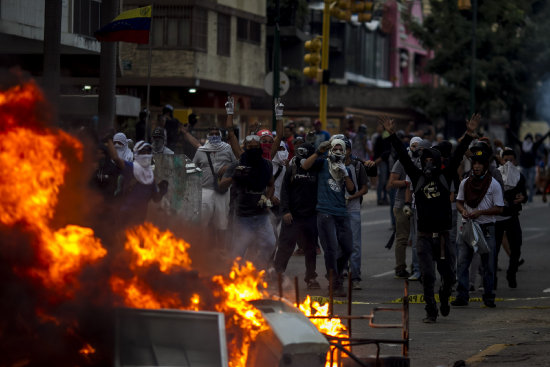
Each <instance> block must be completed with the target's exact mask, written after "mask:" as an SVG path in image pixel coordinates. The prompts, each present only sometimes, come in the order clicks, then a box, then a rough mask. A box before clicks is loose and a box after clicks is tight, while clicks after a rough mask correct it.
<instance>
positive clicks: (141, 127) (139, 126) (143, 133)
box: [135, 108, 149, 141]
mask: <svg viewBox="0 0 550 367" xmlns="http://www.w3.org/2000/svg"><path fill="white" fill-rule="evenodd" d="M148 115H149V112H148V111H147V109H146V108H144V109H143V110H142V111H140V113H139V119H138V121H137V122H136V126H135V130H136V141H140V140H146V139H147V117H148Z"/></svg>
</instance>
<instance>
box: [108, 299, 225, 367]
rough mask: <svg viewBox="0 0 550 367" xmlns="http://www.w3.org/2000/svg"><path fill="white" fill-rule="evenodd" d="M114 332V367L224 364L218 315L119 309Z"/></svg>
mask: <svg viewBox="0 0 550 367" xmlns="http://www.w3.org/2000/svg"><path fill="white" fill-rule="evenodd" d="M115 333H116V335H115V343H116V344H115V356H114V359H115V360H114V366H115V367H130V366H134V367H138V366H159V367H160V366H165V367H168V366H170V367H173V366H179V367H188V366H201V367H226V366H227V365H228V357H227V343H226V339H225V318H224V315H223V314H222V313H219V312H207V311H180V310H143V309H119V310H117V317H116V330H115Z"/></svg>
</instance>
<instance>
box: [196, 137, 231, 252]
mask: <svg viewBox="0 0 550 367" xmlns="http://www.w3.org/2000/svg"><path fill="white" fill-rule="evenodd" d="M236 161H237V158H236V157H235V154H233V151H232V149H231V146H230V145H229V144H227V143H225V142H223V141H222V135H221V131H220V129H219V128H217V127H212V128H210V129H209V130H208V133H207V135H206V143H205V144H204V145H203V146H201V147H199V148H198V149H197V153H195V156H194V157H193V163H195V165H196V166H197V167H199V168H200V169H201V170H202V177H201V185H202V204H201V205H202V206H201V222H202V224H203V225H204V226H208V225H213V226H214V228H215V230H216V232H217V233H216V235H215V238H212V239H211V241H208V243H211V244H216V245H219V246H220V248H221V246H222V245H221V244H220V241H221V240H222V238H225V236H224V235H223V232H224V231H226V230H227V227H228V223H229V192H228V190H220V189H219V186H218V183H219V180H220V179H221V177H222V176H223V174H224V172H225V170H226V169H227V167H229V166H230V165H231V164H232V163H234V162H236Z"/></svg>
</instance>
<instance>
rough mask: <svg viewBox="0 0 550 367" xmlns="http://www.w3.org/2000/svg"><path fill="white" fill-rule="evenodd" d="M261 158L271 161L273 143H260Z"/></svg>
mask: <svg viewBox="0 0 550 367" xmlns="http://www.w3.org/2000/svg"><path fill="white" fill-rule="evenodd" d="M260 146H261V150H262V157H264V158H265V159H268V160H271V147H272V146H273V143H261V144H260Z"/></svg>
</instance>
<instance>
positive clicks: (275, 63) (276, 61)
mask: <svg viewBox="0 0 550 367" xmlns="http://www.w3.org/2000/svg"><path fill="white" fill-rule="evenodd" d="M275 7H276V9H275V11H276V13H275V33H274V35H273V100H272V101H271V113H272V120H271V121H272V130H273V131H274V130H276V129H277V116H276V115H275V101H276V100H277V98H279V89H280V88H279V87H280V81H279V77H280V76H279V69H280V66H279V53H280V49H281V43H280V30H279V20H280V16H281V8H280V4H279V0H276V2H275Z"/></svg>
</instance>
